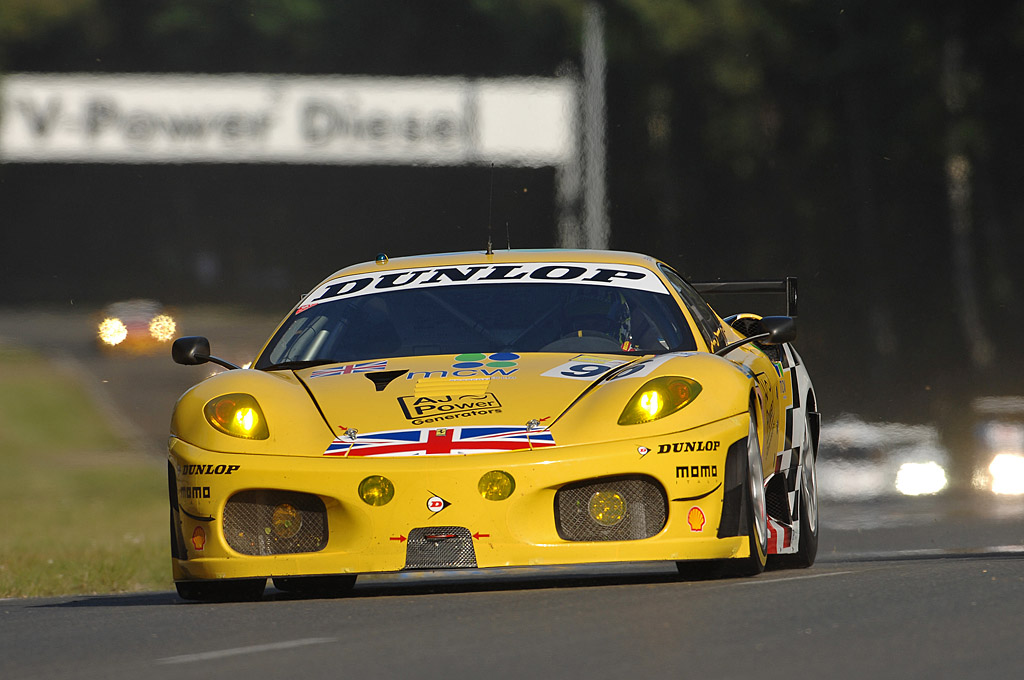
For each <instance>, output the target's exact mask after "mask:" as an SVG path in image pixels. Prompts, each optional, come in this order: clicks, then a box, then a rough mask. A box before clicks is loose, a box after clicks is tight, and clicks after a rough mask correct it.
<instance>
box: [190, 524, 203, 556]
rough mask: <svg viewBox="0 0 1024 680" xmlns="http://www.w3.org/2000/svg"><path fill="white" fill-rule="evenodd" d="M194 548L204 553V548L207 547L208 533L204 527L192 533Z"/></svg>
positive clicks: (197, 528)
mask: <svg viewBox="0 0 1024 680" xmlns="http://www.w3.org/2000/svg"><path fill="white" fill-rule="evenodd" d="M192 547H193V548H195V549H196V551H197V552H202V550H203V548H204V547H206V532H205V531H203V528H202V527H196V530H195V531H193V532H192Z"/></svg>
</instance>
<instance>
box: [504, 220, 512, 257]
mask: <svg viewBox="0 0 1024 680" xmlns="http://www.w3.org/2000/svg"><path fill="white" fill-rule="evenodd" d="M505 249H506V250H512V237H511V236H509V233H508V220H505Z"/></svg>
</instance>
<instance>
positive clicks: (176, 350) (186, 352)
mask: <svg viewBox="0 0 1024 680" xmlns="http://www.w3.org/2000/svg"><path fill="white" fill-rule="evenodd" d="M171 358H172V359H174V363H176V364H183V365H185V366H198V365H199V364H205V363H206V362H207V361H209V362H212V363H215V364H217V365H218V366H223V367H224V368H227V369H229V370H231V369H236V368H240V367H239V366H235V365H234V364H233V363H231V362H230V361H225V360H224V359H218V358H217V357H214V356H210V341H209V340H207V339H206V338H204V337H203V336H201V335H189V336H186V337H184V338H178V339H177V340H175V341H174V344H172V345H171Z"/></svg>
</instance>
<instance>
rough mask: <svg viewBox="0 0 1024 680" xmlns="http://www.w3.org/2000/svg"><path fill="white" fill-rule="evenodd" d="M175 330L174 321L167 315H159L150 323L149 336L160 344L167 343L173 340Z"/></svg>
mask: <svg viewBox="0 0 1024 680" xmlns="http://www.w3.org/2000/svg"><path fill="white" fill-rule="evenodd" d="M175 328H176V325H175V323H174V319H172V318H171V317H170V316H169V315H167V314H159V315H157V316H155V317H153V320H152V321H150V322H149V334H150V335H152V336H153V337H154V338H155V339H156V340H159V341H160V342H167V341H168V340H170V339H171V338H173V337H174V331H175Z"/></svg>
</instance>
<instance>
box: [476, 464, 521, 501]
mask: <svg viewBox="0 0 1024 680" xmlns="http://www.w3.org/2000/svg"><path fill="white" fill-rule="evenodd" d="M476 488H477V489H478V490H479V491H480V495H481V496H483V497H484V498H486V499H487V500H489V501H503V500H505V499H506V498H508V497H509V496H511V495H512V492H513V491H515V490H516V480H514V479H512V475H510V474H509V473H507V472H502V471H501V470H491V471H490V472H487V473H485V474H484V476H483V477H481V478H480V483H479V484H477V485H476Z"/></svg>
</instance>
